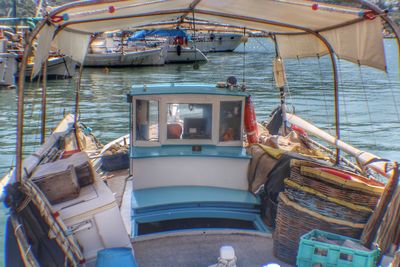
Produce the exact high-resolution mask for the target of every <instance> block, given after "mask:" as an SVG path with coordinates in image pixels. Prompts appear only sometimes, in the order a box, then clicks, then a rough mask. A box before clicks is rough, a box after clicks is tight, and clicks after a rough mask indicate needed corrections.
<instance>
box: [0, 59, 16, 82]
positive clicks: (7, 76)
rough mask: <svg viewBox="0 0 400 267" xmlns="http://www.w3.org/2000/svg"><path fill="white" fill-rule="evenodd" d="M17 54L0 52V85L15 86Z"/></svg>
mask: <svg viewBox="0 0 400 267" xmlns="http://www.w3.org/2000/svg"><path fill="white" fill-rule="evenodd" d="M17 57H18V55H17V54H13V53H0V86H5V87H13V86H15V77H16V75H17V69H18V62H17Z"/></svg>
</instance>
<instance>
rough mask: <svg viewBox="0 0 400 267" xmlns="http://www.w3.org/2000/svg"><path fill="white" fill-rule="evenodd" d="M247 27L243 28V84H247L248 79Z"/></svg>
mask: <svg viewBox="0 0 400 267" xmlns="http://www.w3.org/2000/svg"><path fill="white" fill-rule="evenodd" d="M246 43H247V40H246V28H244V29H243V81H242V83H243V86H244V84H245V81H246V80H245V79H246Z"/></svg>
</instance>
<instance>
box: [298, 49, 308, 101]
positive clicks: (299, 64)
mask: <svg viewBox="0 0 400 267" xmlns="http://www.w3.org/2000/svg"><path fill="white" fill-rule="evenodd" d="M297 64H298V66H299V68H298V69H299V71H300V75H299V76H300V80H301V84H302V85H303V84H304V73H303V66H302V64H301V62H300V58H299V57H298V56H297ZM304 99H305V102H306V106H307V107H311V105H310V104H309V102H308V99H307V97H305V98H304Z"/></svg>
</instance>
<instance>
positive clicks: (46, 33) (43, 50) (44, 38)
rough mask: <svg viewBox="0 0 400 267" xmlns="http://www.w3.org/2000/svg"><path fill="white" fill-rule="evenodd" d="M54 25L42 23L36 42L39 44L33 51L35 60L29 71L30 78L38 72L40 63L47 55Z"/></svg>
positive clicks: (54, 28)
mask: <svg viewBox="0 0 400 267" xmlns="http://www.w3.org/2000/svg"><path fill="white" fill-rule="evenodd" d="M55 30H56V27H54V26H53V25H47V24H46V25H44V27H43V29H42V31H41V32H40V35H39V38H38V43H39V44H40V45H39V46H38V47H37V48H36V51H35V60H34V65H33V69H32V73H31V78H32V79H33V78H35V77H36V75H38V73H39V72H40V69H41V67H42V64H43V62H44V61H45V60H47V58H48V57H49V52H50V46H51V40H53V36H54V32H55Z"/></svg>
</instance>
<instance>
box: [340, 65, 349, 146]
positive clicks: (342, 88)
mask: <svg viewBox="0 0 400 267" xmlns="http://www.w3.org/2000/svg"><path fill="white" fill-rule="evenodd" d="M340 62H341V61H340V59H339V60H338V67H339V75H340V76H339V87H340V88H341V90H343V94H342V96H343V97H341V99H342V101H343V108H344V118H345V120H346V124H347V125H349V115H348V114H349V113H348V112H347V105H346V94H345V92H344V89H345V86H344V85H343V78H342V77H341V75H342V65H341V64H340ZM350 134H351V131H347V140H348V142H349V143H351V137H350Z"/></svg>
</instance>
